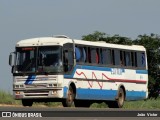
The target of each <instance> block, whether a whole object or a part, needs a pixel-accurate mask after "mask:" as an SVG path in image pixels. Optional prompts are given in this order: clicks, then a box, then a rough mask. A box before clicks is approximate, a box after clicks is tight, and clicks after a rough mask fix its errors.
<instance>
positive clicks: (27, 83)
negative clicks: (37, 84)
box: [24, 75, 36, 85]
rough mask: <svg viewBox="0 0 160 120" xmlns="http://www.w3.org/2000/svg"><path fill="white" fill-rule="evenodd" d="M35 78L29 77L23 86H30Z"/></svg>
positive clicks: (33, 76)
mask: <svg viewBox="0 0 160 120" xmlns="http://www.w3.org/2000/svg"><path fill="white" fill-rule="evenodd" d="M35 78H36V76H35V75H29V76H28V78H27V80H26V82H25V83H24V84H26V85H30V84H32V83H33V81H34V80H35Z"/></svg>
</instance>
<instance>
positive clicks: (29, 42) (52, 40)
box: [16, 36, 145, 51]
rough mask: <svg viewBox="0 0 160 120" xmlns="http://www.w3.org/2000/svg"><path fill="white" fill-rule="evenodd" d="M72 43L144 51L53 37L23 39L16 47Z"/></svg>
mask: <svg viewBox="0 0 160 120" xmlns="http://www.w3.org/2000/svg"><path fill="white" fill-rule="evenodd" d="M73 41H74V43H75V44H79V45H88V46H95V47H109V48H117V49H124V50H125V49H126V50H138V51H145V48H144V47H143V46H140V45H120V44H111V43H105V42H102V41H99V42H98V41H96V42H94V41H85V40H76V39H70V38H68V37H66V36H62V37H61V36H58V37H57V36H55V37H40V38H31V39H25V40H21V41H19V42H17V44H16V47H26V46H51V45H60V46H63V44H65V43H73Z"/></svg>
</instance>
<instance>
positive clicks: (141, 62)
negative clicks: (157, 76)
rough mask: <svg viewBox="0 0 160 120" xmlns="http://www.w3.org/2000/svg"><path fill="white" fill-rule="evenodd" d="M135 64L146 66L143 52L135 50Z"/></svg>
mask: <svg viewBox="0 0 160 120" xmlns="http://www.w3.org/2000/svg"><path fill="white" fill-rule="evenodd" d="M137 66H138V67H141V68H144V67H146V60H145V53H144V52H137Z"/></svg>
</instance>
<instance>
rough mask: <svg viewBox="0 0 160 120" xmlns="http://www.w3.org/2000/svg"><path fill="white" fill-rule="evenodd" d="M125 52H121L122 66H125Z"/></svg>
mask: <svg viewBox="0 0 160 120" xmlns="http://www.w3.org/2000/svg"><path fill="white" fill-rule="evenodd" d="M124 58H125V56H124V51H120V65H121V66H124V65H125V60H124Z"/></svg>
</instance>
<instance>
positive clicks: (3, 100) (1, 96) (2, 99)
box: [0, 90, 20, 105]
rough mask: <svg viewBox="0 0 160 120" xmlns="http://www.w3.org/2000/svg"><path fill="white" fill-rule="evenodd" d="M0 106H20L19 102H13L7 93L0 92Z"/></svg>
mask: <svg viewBox="0 0 160 120" xmlns="http://www.w3.org/2000/svg"><path fill="white" fill-rule="evenodd" d="M0 104H8V105H15V104H20V102H19V101H17V100H14V99H13V97H12V95H11V94H10V93H9V92H5V91H2V90H0Z"/></svg>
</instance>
